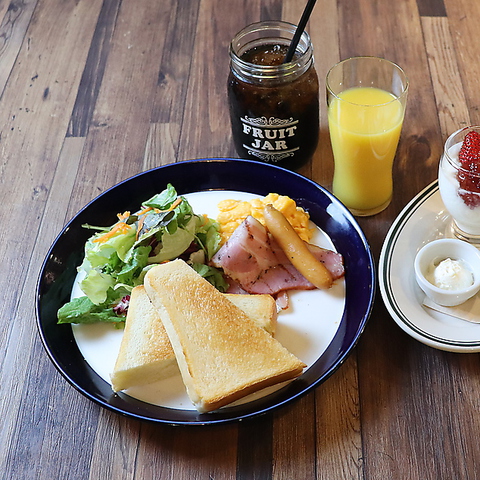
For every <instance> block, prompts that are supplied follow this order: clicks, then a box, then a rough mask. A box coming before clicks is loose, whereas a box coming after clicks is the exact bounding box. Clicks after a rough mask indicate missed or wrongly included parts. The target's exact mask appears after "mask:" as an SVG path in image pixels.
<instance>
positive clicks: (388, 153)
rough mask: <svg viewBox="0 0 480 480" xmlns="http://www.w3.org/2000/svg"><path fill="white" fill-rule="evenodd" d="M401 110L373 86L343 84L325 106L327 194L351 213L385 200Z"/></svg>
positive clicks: (378, 205) (380, 204) (371, 209)
mask: <svg viewBox="0 0 480 480" xmlns="http://www.w3.org/2000/svg"><path fill="white" fill-rule="evenodd" d="M403 114H404V108H403V105H402V103H401V102H400V100H398V99H397V97H395V96H394V95H392V94H391V93H389V92H387V91H385V90H381V89H379V88H373V87H354V88H349V89H347V90H345V91H343V92H341V93H340V94H339V95H338V96H337V98H334V99H333V100H332V101H331V103H330V105H329V109H328V123H329V129H330V138H331V142H332V148H333V154H334V157H335V171H334V176H333V193H334V195H336V196H337V197H338V198H339V199H340V200H341V201H342V202H343V203H344V204H345V205H346V206H347V207H348V208H350V209H351V210H352V211H353V212H354V213H356V211H358V212H369V214H371V213H374V210H376V209H378V211H380V210H382V209H383V208H385V206H386V205H388V203H389V202H390V200H391V197H392V190H393V182H392V166H393V159H394V157H395V151H396V149H397V145H398V140H399V137H400V131H401V128H402V122H403Z"/></svg>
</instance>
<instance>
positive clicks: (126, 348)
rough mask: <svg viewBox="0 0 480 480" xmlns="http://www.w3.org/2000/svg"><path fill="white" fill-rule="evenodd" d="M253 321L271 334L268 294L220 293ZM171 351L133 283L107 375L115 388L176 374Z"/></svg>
mask: <svg viewBox="0 0 480 480" xmlns="http://www.w3.org/2000/svg"><path fill="white" fill-rule="evenodd" d="M224 296H225V297H226V298H228V299H229V300H230V301H231V302H233V303H234V304H236V305H237V306H238V307H239V308H240V309H242V310H243V311H244V312H245V313H246V314H247V315H248V316H249V317H250V318H251V319H252V320H254V321H255V323H256V324H257V325H259V326H260V327H262V328H264V329H265V330H266V331H267V332H269V333H270V334H272V335H273V334H274V332H275V327H276V319H277V310H276V304H275V300H274V299H273V298H272V297H271V296H270V295H234V294H224ZM178 373H180V371H179V370H178V366H177V361H176V359H175V352H174V351H173V348H172V346H171V344H170V340H169V339H168V335H167V332H166V330H165V327H164V326H163V323H162V321H161V318H160V316H159V314H158V312H157V310H156V309H155V308H154V307H153V305H152V303H151V302H150V299H149V298H148V295H147V293H146V292H145V288H144V287H143V285H142V286H138V287H135V288H134V289H133V290H132V293H131V296H130V304H129V307H128V313H127V318H126V322H125V330H124V332H123V337H122V341H121V344H120V350H119V353H118V356H117V360H116V362H115V367H114V370H113V373H112V374H111V376H110V379H111V382H112V389H113V390H114V391H115V392H119V391H121V390H126V389H127V388H130V387H133V386H138V385H146V384H149V383H154V382H157V381H159V380H162V379H164V378H168V377H170V376H172V375H175V374H178Z"/></svg>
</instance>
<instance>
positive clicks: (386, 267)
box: [379, 181, 480, 353]
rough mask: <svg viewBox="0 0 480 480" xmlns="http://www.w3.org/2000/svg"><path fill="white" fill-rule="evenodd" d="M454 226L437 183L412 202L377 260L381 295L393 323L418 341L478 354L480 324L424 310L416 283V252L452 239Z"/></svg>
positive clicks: (439, 347)
mask: <svg viewBox="0 0 480 480" xmlns="http://www.w3.org/2000/svg"><path fill="white" fill-rule="evenodd" d="M451 224H452V219H451V217H450V215H449V214H448V212H447V210H446V209H445V206H444V205H443V202H442V199H441V197H440V193H439V191H438V182H437V181H435V182H433V183H432V184H430V185H429V186H428V187H426V188H425V189H424V190H422V191H421V192H420V193H419V194H418V195H417V196H416V197H415V198H413V200H411V201H410V203H408V205H407V206H406V207H405V208H404V209H403V210H402V212H401V213H400V215H399V216H398V217H397V218H396V220H395V221H394V223H393V224H392V226H391V227H390V230H389V231H388V234H387V236H386V238H385V241H384V243H383V247H382V251H381V254H380V261H379V283H380V292H381V294H382V297H383V301H384V303H385V306H386V307H387V310H388V311H389V312H390V314H391V315H392V317H393V319H394V320H395V322H396V323H397V324H398V325H399V326H400V328H402V329H403V330H404V331H405V332H406V333H408V334H409V335H411V336H412V337H413V338H415V339H416V340H418V341H420V342H422V343H424V344H426V345H429V346H430V347H433V348H438V349H440V350H446V351H450V352H462V353H470V352H480V325H479V324H473V323H470V322H467V321H465V320H461V319H458V318H455V317H452V316H449V315H445V314H443V313H440V312H437V311H435V310H432V309H430V308H427V307H425V306H424V305H423V300H424V294H423V292H422V291H421V290H420V288H419V287H418V285H417V283H416V281H415V274H414V270H413V262H414V259H415V255H416V253H417V252H418V250H420V248H421V247H422V246H423V245H425V244H426V243H428V242H431V241H432V240H436V239H437V238H444V237H452V233H451Z"/></svg>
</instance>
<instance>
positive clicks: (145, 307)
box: [110, 285, 178, 392]
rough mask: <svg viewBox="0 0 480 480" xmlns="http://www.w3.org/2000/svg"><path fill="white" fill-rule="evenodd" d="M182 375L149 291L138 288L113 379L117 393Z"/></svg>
mask: <svg viewBox="0 0 480 480" xmlns="http://www.w3.org/2000/svg"><path fill="white" fill-rule="evenodd" d="M176 372H178V367H177V361H176V360H175V354H174V352H173V349H172V346H171V344H170V340H169V339H168V335H167V332H166V330H165V327H164V326H163V323H162V321H161V320H160V317H159V316H158V312H157V310H156V309H155V308H154V306H153V305H152V303H151V302H150V299H149V298H148V295H147V293H146V291H145V288H144V287H143V285H142V286H138V287H135V288H134V289H133V290H132V293H131V295H130V303H129V306H128V311H127V318H126V321H125V330H124V332H123V337H122V341H121V343H120V350H119V352H118V356H117V360H116V362H115V367H114V370H113V373H112V374H111V375H110V380H111V382H112V389H113V391H114V392H119V391H120V390H125V389H127V388H129V387H132V386H134V385H144V384H147V383H154V382H157V381H158V380H161V379H162V378H166V377H169V376H171V375H173V374H175V373H176Z"/></svg>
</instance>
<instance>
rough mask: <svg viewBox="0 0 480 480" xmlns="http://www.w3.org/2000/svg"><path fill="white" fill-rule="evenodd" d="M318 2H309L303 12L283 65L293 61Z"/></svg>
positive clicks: (314, 0) (311, 0)
mask: <svg viewBox="0 0 480 480" xmlns="http://www.w3.org/2000/svg"><path fill="white" fill-rule="evenodd" d="M316 1H317V0H308V2H307V5H306V7H305V10H304V11H303V14H302V18H301V19H300V22H299V23H298V26H297V29H296V30H295V34H294V35H293V38H292V42H291V43H290V47H289V48H288V52H287V54H286V55H285V60H284V61H283V63H288V62H291V61H292V58H293V55H294V54H295V50H296V49H297V45H298V42H299V41H300V37H301V36H302V33H303V31H304V30H305V26H306V25H307V22H308V19H309V18H310V14H311V13H312V10H313V7H314V6H315V2H316Z"/></svg>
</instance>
